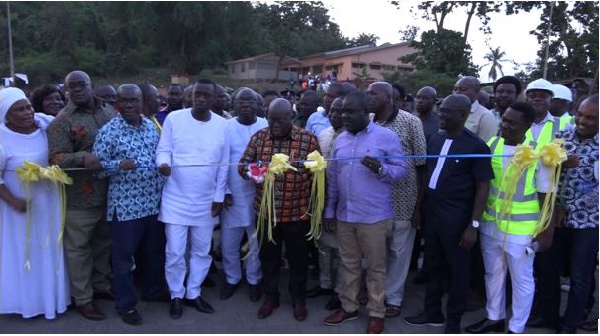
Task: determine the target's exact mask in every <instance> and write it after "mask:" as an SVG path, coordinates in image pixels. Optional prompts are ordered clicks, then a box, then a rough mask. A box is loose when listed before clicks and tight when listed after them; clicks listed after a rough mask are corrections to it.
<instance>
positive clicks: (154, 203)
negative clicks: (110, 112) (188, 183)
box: [93, 115, 163, 221]
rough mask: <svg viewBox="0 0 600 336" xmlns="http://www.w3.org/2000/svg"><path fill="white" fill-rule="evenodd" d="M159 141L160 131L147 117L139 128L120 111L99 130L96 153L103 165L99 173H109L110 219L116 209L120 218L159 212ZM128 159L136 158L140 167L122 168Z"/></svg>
mask: <svg viewBox="0 0 600 336" xmlns="http://www.w3.org/2000/svg"><path fill="white" fill-rule="evenodd" d="M157 145H158V131H157V130H156V127H155V126H154V124H153V123H152V122H151V121H150V120H148V119H147V118H142V124H141V126H140V127H139V128H138V127H135V126H132V125H130V124H128V123H127V122H126V121H125V120H124V119H123V117H121V116H120V115H119V116H117V117H115V118H113V119H111V120H110V121H109V122H108V123H106V125H104V126H103V127H102V128H101V129H100V130H98V133H97V134H96V141H95V142H94V149H93V153H94V155H96V156H97V157H98V159H100V163H101V164H102V168H104V171H103V172H102V173H100V174H98V175H99V177H107V176H108V177H109V184H108V207H107V208H108V209H107V220H108V221H112V220H113V216H114V215H115V213H116V216H117V220H118V221H128V220H134V219H139V218H143V217H147V216H151V215H156V214H158V202H159V200H160V196H161V189H162V182H163V178H162V176H161V175H159V173H158V170H157V167H156V163H155V156H156V146H157ZM125 159H133V160H134V161H135V164H136V165H137V167H138V168H137V169H134V170H121V169H119V164H120V163H121V161H123V160H125Z"/></svg>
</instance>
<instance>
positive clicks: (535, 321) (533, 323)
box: [526, 316, 560, 331]
mask: <svg viewBox="0 0 600 336" xmlns="http://www.w3.org/2000/svg"><path fill="white" fill-rule="evenodd" d="M526 326H527V327H529V328H545V329H552V330H555V331H557V330H558V329H560V325H559V323H558V322H554V323H552V322H547V321H546V320H544V318H542V317H541V316H534V317H531V318H529V320H528V321H527V324H526Z"/></svg>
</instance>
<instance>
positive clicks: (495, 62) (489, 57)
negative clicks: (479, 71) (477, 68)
mask: <svg viewBox="0 0 600 336" xmlns="http://www.w3.org/2000/svg"><path fill="white" fill-rule="evenodd" d="M489 48H490V52H489V53H487V54H485V56H484V58H485V60H486V61H488V63H486V64H484V65H483V66H482V68H483V67H485V66H488V65H489V66H490V72H489V73H488V77H490V78H491V79H492V80H493V81H494V82H495V81H496V79H497V78H498V72H500V74H501V75H502V76H504V71H502V63H507V62H508V63H512V64H515V62H514V61H512V60H508V59H505V58H504V57H505V56H506V53H505V52H504V51H501V50H500V47H497V48H496V49H493V48H491V47H489Z"/></svg>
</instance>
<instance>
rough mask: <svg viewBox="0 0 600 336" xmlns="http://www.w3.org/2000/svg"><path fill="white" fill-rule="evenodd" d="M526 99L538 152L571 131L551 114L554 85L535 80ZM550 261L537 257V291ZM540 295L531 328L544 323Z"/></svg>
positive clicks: (547, 273)
mask: <svg viewBox="0 0 600 336" xmlns="http://www.w3.org/2000/svg"><path fill="white" fill-rule="evenodd" d="M525 97H526V99H527V102H528V103H530V104H531V105H532V106H533V109H534V110H535V120H534V122H533V124H532V125H531V128H529V130H528V131H527V133H526V136H527V137H528V138H530V139H533V140H534V141H535V142H536V144H537V146H536V150H538V151H539V150H540V149H541V148H542V146H544V145H546V144H548V143H550V142H551V141H552V140H553V139H554V137H555V136H556V133H557V132H558V131H560V130H563V129H571V127H569V123H567V121H566V120H565V119H561V118H559V117H555V116H553V115H552V114H550V112H549V109H550V104H551V102H552V98H553V97H554V85H553V84H552V83H550V82H548V81H547V80H545V79H543V78H540V79H536V80H534V81H533V82H531V83H529V85H527V88H526V89H525ZM555 234H556V233H555ZM550 259H552V256H551V255H550V254H549V253H548V252H541V253H538V255H537V258H536V260H535V265H534V270H535V275H536V278H537V279H538V282H537V283H536V289H539V288H540V280H541V282H542V283H543V282H544V279H548V278H549V277H550V276H551V273H553V270H551V269H549V267H548V264H547V263H548V262H550V263H552V262H553V261H551V260H550ZM545 264H546V265H545ZM540 295H544V294H542V293H540V292H539V291H538V293H537V295H536V297H535V301H534V308H533V311H532V314H531V317H530V319H529V322H528V324H527V326H529V327H536V326H538V325H540V323H542V322H540V317H539V316H538V314H539V312H540V311H542V310H543V307H541V306H540V304H539V302H538V301H539V300H540V299H539V296H540ZM552 327H555V326H552Z"/></svg>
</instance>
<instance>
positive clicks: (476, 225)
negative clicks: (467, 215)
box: [472, 220, 479, 229]
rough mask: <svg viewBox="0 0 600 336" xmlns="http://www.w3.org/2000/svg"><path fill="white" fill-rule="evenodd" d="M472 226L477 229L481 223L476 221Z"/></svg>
mask: <svg viewBox="0 0 600 336" xmlns="http://www.w3.org/2000/svg"><path fill="white" fill-rule="evenodd" d="M472 225H473V227H474V228H476V229H477V228H479V221H476V220H474V221H473V224H472Z"/></svg>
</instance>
